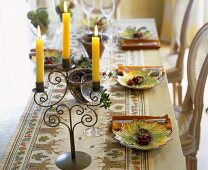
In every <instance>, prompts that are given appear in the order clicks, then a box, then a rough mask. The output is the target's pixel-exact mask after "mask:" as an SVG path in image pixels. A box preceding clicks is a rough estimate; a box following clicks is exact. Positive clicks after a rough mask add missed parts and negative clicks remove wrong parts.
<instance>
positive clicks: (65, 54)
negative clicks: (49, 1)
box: [62, 1, 70, 59]
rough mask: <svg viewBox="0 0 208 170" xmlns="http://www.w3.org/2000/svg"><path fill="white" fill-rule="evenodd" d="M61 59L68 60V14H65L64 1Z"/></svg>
mask: <svg viewBox="0 0 208 170" xmlns="http://www.w3.org/2000/svg"><path fill="white" fill-rule="evenodd" d="M62 24H63V32H62V58H63V59H69V58H70V13H68V12H67V1H64V13H63V14H62Z"/></svg>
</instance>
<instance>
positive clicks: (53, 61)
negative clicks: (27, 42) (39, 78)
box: [31, 49, 62, 68]
mask: <svg viewBox="0 0 208 170" xmlns="http://www.w3.org/2000/svg"><path fill="white" fill-rule="evenodd" d="M32 54H33V55H32V56H31V58H32V60H33V61H34V62H36V53H35V51H34V53H32ZM44 57H45V58H44V66H45V68H54V67H56V66H58V65H59V64H61V63H62V57H61V52H60V51H58V50H56V49H45V50H44Z"/></svg>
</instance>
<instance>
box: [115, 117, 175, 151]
mask: <svg viewBox="0 0 208 170" xmlns="http://www.w3.org/2000/svg"><path fill="white" fill-rule="evenodd" d="M141 128H143V129H146V130H148V131H149V132H150V134H151V137H152V140H151V142H150V143H149V144H148V145H140V144H138V143H137V141H136V139H137V132H138V131H139V130H140V129H141ZM113 133H114V134H115V139H117V140H118V141H120V143H121V145H124V146H127V147H130V148H135V149H139V150H152V149H158V148H160V147H161V146H163V145H165V144H166V143H167V142H168V141H170V140H172V138H171V137H169V135H170V133H171V131H170V130H167V128H166V127H165V126H164V124H160V123H158V122H145V121H144V120H134V121H132V122H131V123H126V124H122V128H121V130H120V131H113Z"/></svg>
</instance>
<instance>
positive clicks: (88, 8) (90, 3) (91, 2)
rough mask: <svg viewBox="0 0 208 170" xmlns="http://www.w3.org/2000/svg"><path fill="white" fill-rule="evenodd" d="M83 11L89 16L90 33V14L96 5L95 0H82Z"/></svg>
mask: <svg viewBox="0 0 208 170" xmlns="http://www.w3.org/2000/svg"><path fill="white" fill-rule="evenodd" d="M80 5H81V9H82V11H83V12H84V13H85V14H86V16H87V24H88V33H90V15H91V13H92V11H93V10H94V7H95V0H80Z"/></svg>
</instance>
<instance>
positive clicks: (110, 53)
mask: <svg viewBox="0 0 208 170" xmlns="http://www.w3.org/2000/svg"><path fill="white" fill-rule="evenodd" d="M111 55H112V49H111V48H109V59H108V65H109V71H110V72H111V69H112V68H111Z"/></svg>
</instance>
